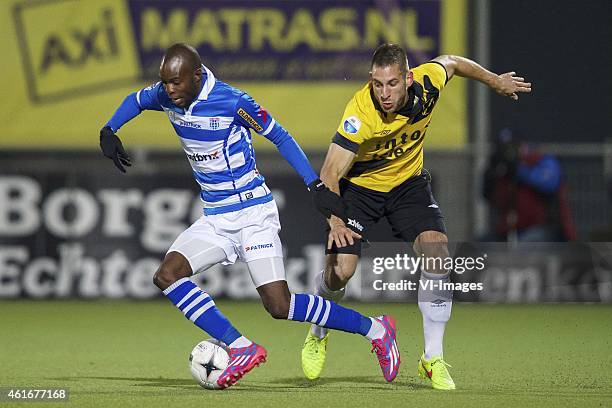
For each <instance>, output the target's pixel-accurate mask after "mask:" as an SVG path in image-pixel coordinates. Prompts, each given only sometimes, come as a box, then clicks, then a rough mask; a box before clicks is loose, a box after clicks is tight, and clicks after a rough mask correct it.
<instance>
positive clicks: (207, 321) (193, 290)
mask: <svg viewBox="0 0 612 408" xmlns="http://www.w3.org/2000/svg"><path fill="white" fill-rule="evenodd" d="M164 295H166V297H167V298H168V299H170V301H171V302H172V303H173V304H174V306H176V307H178V308H179V310H180V311H181V312H183V314H184V315H185V317H186V318H188V319H189V320H191V321H192V322H193V323H195V325H196V326H198V327H199V328H200V329H202V330H204V331H205V332H207V333H208V334H210V335H211V336H213V337H214V338H215V339H217V340H221V341H222V342H224V343H225V344H228V345H229V344H232V343H233V342H234V341H235V340H236V339H238V338H240V337H241V334H240V333H239V332H238V330H236V328H234V326H232V324H231V323H230V321H229V320H227V318H226V317H225V316H223V315H222V314H221V312H220V311H219V309H217V307H216V306H215V302H213V300H212V298H211V297H210V296H209V295H208V293H206V292H204V291H203V290H202V289H200V288H199V287H198V286H197V285H196V284H195V283H193V282H192V281H191V280H189V278H182V279H179V280H177V281H176V282H174V283H173V284H172V285H171V286H169V287H168V288H167V289H166V290H164Z"/></svg>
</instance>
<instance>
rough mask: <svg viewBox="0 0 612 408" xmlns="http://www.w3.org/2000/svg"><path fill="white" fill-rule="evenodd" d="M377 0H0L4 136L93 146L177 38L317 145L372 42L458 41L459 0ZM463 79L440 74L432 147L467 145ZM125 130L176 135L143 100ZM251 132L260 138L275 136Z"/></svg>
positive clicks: (151, 141)
mask: <svg viewBox="0 0 612 408" xmlns="http://www.w3.org/2000/svg"><path fill="white" fill-rule="evenodd" d="M376 4H377V3H376V2H374V1H368V0H363V1H355V2H338V3H337V4H335V3H334V2H329V1H316V0H315V1H310V2H308V1H301V2H300V1H297V2H285V1H272V0H269V1H262V2H257V3H253V2H248V1H241V0H235V1H220V0H217V1H210V2H208V1H207V2H194V1H186V0H182V1H181V0H178V1H172V2H169V1H160V0H151V1H144V0H5V1H3V2H1V3H0V43H1V44H2V50H3V53H4V58H3V62H2V64H1V65H0V67H1V68H0V69H1V70H2V76H3V78H5V82H4V84H3V85H4V86H3V90H4V92H3V96H4V97H3V98H2V105H3V109H2V113H1V114H0V115H2V118H1V119H2V120H1V123H2V132H0V147H2V148H9V147H14V148H36V149H49V148H97V146H98V132H99V129H100V128H101V127H102V126H103V125H104V123H106V121H107V120H108V119H109V118H110V116H111V115H112V114H113V112H114V110H115V109H116V108H117V107H118V106H119V104H120V103H121V101H122V100H123V98H124V97H125V96H127V95H128V94H129V93H131V92H134V91H136V90H138V89H140V88H142V87H144V86H147V85H150V84H151V83H152V82H155V81H156V75H157V74H156V70H157V67H158V66H159V60H160V57H161V55H162V54H163V49H164V48H165V47H167V46H168V45H169V44H172V43H174V42H180V41H184V42H190V43H192V44H193V45H194V46H196V47H197V48H198V50H200V52H201V54H202V57H203V59H204V62H205V64H206V65H209V66H212V68H213V71H214V72H215V75H216V76H217V77H219V78H221V79H222V80H227V82H229V83H230V84H231V85H233V86H236V87H238V88H241V89H243V90H244V91H246V92H248V93H249V94H251V95H252V96H253V97H254V98H255V99H256V100H257V101H258V102H259V103H260V104H261V105H263V106H265V107H266V109H267V110H268V111H269V112H271V113H272V114H273V115H274V116H275V118H276V119H277V121H279V122H280V123H281V124H283V126H284V127H285V128H287V129H288V130H289V131H290V133H291V134H292V135H293V136H294V137H295V138H296V140H297V141H298V143H300V145H302V146H303V147H304V148H305V149H319V150H322V149H326V147H327V146H328V144H329V141H330V139H331V136H332V135H333V134H334V133H335V130H336V128H337V126H338V122H339V120H340V118H341V115H342V113H343V110H344V107H345V105H346V103H347V102H348V100H349V99H350V98H351V97H352V95H353V93H354V92H356V91H357V90H358V89H359V88H360V87H361V85H362V84H363V82H364V81H366V80H367V70H368V65H369V56H370V55H371V53H372V51H373V48H374V47H375V46H376V45H377V44H380V43H383V42H397V43H400V44H401V45H403V46H405V47H406V48H407V50H408V55H409V59H410V61H411V64H412V65H415V62H416V63H418V62H422V61H423V60H427V59H429V58H432V57H434V56H435V55H438V54H441V53H451V54H459V55H464V54H465V51H466V19H467V15H466V4H465V0H438V1H436V0H427V1H425V0H412V1H411V0H403V1H399V2H398V4H399V6H398V7H399V8H392V9H380V8H378V7H376ZM279 36H281V37H279ZM203 50H204V51H203ZM465 89H466V84H465V81H464V80H462V79H455V80H453V81H451V83H450V84H449V86H448V87H447V88H445V90H444V93H443V94H442V97H441V98H440V102H439V105H438V107H437V108H436V112H437V113H435V119H434V120H433V122H432V126H431V128H430V130H429V131H428V141H427V144H428V148H445V149H456V148H462V147H463V146H464V144H465V142H466V138H467V124H466V122H467V120H466V91H465ZM120 136H121V138H122V139H123V140H124V141H125V144H126V145H127V146H128V148H129V147H134V146H148V147H155V148H167V147H176V146H178V139H177V138H176V137H175V136H174V132H173V130H172V127H171V126H170V124H169V122H168V119H167V118H166V116H165V115H164V114H162V113H159V112H143V113H142V114H141V115H140V117H138V118H136V119H134V120H133V121H132V122H130V123H129V124H127V125H126V126H124V127H123V128H122V129H121V131H120ZM257 139H260V138H256V139H255V140H256V142H255V143H256V146H257V148H258V149H262V148H273V145H272V144H270V143H267V141H265V140H257Z"/></svg>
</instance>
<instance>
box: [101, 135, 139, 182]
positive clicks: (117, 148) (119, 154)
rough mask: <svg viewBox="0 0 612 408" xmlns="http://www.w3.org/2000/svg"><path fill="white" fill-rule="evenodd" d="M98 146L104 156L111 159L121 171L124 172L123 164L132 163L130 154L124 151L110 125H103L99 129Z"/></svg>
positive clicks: (129, 164)
mask: <svg viewBox="0 0 612 408" xmlns="http://www.w3.org/2000/svg"><path fill="white" fill-rule="evenodd" d="M100 147H101V148H102V153H104V156H106V157H108V158H109V159H111V160H112V161H113V163H115V166H117V168H118V169H119V170H120V171H121V172H122V173H125V168H124V167H123V166H128V167H129V166H131V165H132V162H131V159H130V156H128V154H127V153H126V152H125V149H124V148H123V145H122V144H121V140H120V139H119V138H118V137H117V135H116V134H115V132H113V130H112V129H111V128H110V126H105V127H103V128H102V130H100Z"/></svg>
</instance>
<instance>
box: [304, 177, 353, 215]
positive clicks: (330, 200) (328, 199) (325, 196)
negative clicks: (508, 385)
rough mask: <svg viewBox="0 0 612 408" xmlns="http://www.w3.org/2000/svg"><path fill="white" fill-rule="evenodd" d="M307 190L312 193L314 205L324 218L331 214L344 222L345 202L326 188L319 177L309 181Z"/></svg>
mask: <svg viewBox="0 0 612 408" xmlns="http://www.w3.org/2000/svg"><path fill="white" fill-rule="evenodd" d="M308 190H309V191H310V192H311V193H312V200H313V202H314V205H315V207H317V210H318V211H319V212H320V213H321V214H323V216H324V217H325V218H329V217H331V216H332V214H333V215H335V216H336V217H338V218H340V219H342V221H344V222H346V220H347V218H346V204H345V203H344V201H343V200H342V198H340V196H339V195H338V194H336V193H334V192H333V191H331V190H330V189H329V188H327V186H326V185H325V184H323V182H322V181H321V179H316V180H315V181H313V182H312V183H310V185H308Z"/></svg>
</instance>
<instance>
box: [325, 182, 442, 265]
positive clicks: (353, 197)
mask: <svg viewBox="0 0 612 408" xmlns="http://www.w3.org/2000/svg"><path fill="white" fill-rule="evenodd" d="M340 195H341V196H342V198H343V199H344V201H345V202H346V204H347V205H348V206H349V209H350V215H351V217H354V218H356V219H357V221H359V222H360V223H361V225H362V226H363V233H362V234H361V235H363V236H364V237H366V238H367V231H368V228H369V227H371V226H372V225H374V224H375V223H377V222H378V221H379V220H380V219H381V218H382V217H387V221H388V222H389V224H390V225H391V228H392V231H393V235H394V236H395V237H396V238H398V239H400V240H402V241H404V242H414V240H415V239H416V237H417V236H418V235H419V234H420V233H421V232H423V231H439V232H442V233H444V234H446V227H445V226H444V217H443V216H442V212H441V211H440V208H439V207H438V203H437V202H436V200H435V199H434V197H433V194H432V192H431V185H430V183H429V174H428V173H423V174H422V175H420V176H415V177H412V178H410V179H408V180H406V181H405V182H403V183H402V184H400V185H399V186H397V187H395V188H394V189H393V190H391V191H389V192H388V193H383V192H380V191H374V190H370V189H369V188H365V187H361V186H358V185H356V184H353V183H351V182H349V181H348V180H346V179H342V180H341V181H340ZM328 231H329V230H328ZM326 253H327V254H356V255H361V240H356V241H355V243H354V244H353V245H348V246H345V247H343V248H337V247H336V245H335V244H334V245H333V247H332V248H331V249H328V250H326Z"/></svg>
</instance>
